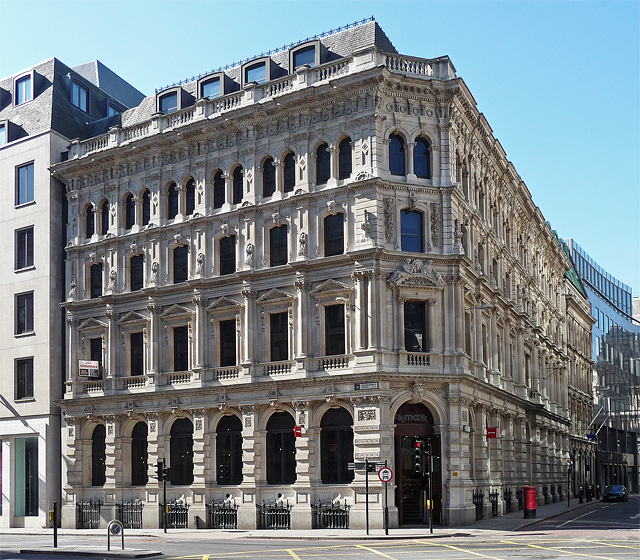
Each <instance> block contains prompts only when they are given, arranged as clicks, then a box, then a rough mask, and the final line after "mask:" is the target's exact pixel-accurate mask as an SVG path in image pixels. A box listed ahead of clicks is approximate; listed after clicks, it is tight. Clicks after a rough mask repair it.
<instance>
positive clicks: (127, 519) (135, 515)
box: [116, 500, 144, 529]
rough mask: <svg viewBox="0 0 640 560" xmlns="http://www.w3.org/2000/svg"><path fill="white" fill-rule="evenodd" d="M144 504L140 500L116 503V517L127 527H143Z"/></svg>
mask: <svg viewBox="0 0 640 560" xmlns="http://www.w3.org/2000/svg"><path fill="white" fill-rule="evenodd" d="M143 507H144V504H143V503H142V502H141V501H140V500H129V501H127V502H125V501H124V500H123V501H122V502H120V503H119V504H116V519H117V520H118V521H120V522H121V523H122V525H123V526H124V528H125V529H142V508H143Z"/></svg>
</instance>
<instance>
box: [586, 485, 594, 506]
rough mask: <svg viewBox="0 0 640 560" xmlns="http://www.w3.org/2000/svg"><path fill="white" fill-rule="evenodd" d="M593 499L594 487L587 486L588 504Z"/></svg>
mask: <svg viewBox="0 0 640 560" xmlns="http://www.w3.org/2000/svg"><path fill="white" fill-rule="evenodd" d="M592 497H593V487H592V486H591V484H587V502H590V501H591V498H592Z"/></svg>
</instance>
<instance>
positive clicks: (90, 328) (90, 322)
mask: <svg viewBox="0 0 640 560" xmlns="http://www.w3.org/2000/svg"><path fill="white" fill-rule="evenodd" d="M78 330H79V331H80V332H83V333H91V332H94V333H95V332H102V331H105V330H107V324H106V323H103V322H102V321H98V320H97V319H93V318H92V319H87V320H86V321H83V322H82V323H80V325H79V326H78Z"/></svg>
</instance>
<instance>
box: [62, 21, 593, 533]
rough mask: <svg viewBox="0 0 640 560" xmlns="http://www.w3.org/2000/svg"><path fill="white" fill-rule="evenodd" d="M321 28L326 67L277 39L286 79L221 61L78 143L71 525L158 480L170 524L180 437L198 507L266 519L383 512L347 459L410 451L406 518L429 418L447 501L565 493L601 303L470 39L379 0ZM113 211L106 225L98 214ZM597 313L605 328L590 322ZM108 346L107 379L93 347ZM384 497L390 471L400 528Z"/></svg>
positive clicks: (405, 471)
mask: <svg viewBox="0 0 640 560" xmlns="http://www.w3.org/2000/svg"><path fill="white" fill-rule="evenodd" d="M310 46H313V47H314V48H315V49H318V50H317V51H315V52H316V53H317V54H316V56H317V58H316V59H315V60H316V62H315V63H314V64H313V65H306V66H300V67H298V68H296V69H294V70H293V69H291V68H290V64H292V63H291V61H293V60H295V52H291V53H289V52H286V51H285V52H284V53H277V54H276V55H274V56H273V57H272V60H273V61H274V62H273V64H274V65H275V66H272V67H271V79H270V80H267V81H265V83H263V84H256V83H249V84H247V85H244V87H243V88H242V89H239V86H238V88H236V89H235V90H233V87H232V86H231V87H229V88H228V89H230V90H232V91H231V92H230V93H228V92H226V90H225V92H224V95H222V96H221V97H219V98H215V99H208V98H205V97H203V96H202V95H201V91H200V90H199V89H198V84H199V83H201V82H202V81H203V80H206V78H203V79H201V80H200V81H199V82H197V83H189V84H184V85H182V86H180V87H179V88H177V90H178V91H177V98H178V99H180V104H179V106H178V109H177V110H175V111H173V110H171V112H169V111H166V113H162V112H161V111H158V108H160V107H162V103H163V101H162V98H163V96H166V95H171V94H173V92H174V91H175V89H176V88H174V90H167V91H163V92H159V93H158V94H157V96H156V97H152V98H148V99H146V100H145V101H144V102H143V103H142V104H141V105H140V107H138V108H136V109H133V110H132V111H128V112H126V113H125V114H124V115H123V119H122V126H121V127H114V128H111V129H110V130H109V131H108V133H106V134H104V135H102V136H98V137H95V138H92V139H90V140H88V141H84V142H76V143H74V144H73V145H72V146H71V151H70V159H69V161H68V162H65V163H62V164H59V165H57V166H55V168H54V171H53V174H54V176H55V177H56V178H58V179H59V180H60V181H62V182H63V183H64V184H65V185H66V188H67V198H68V201H69V227H68V237H67V239H68V243H67V247H66V252H67V262H66V266H67V270H66V271H67V279H68V286H67V293H68V298H67V302H66V303H65V304H64V307H65V309H66V314H67V328H68V352H67V356H68V357H69V361H68V363H67V378H66V392H65V395H64V400H63V401H61V403H60V405H61V408H62V409H63V414H64V418H65V426H64V427H63V428H62V434H63V457H64V461H63V465H64V466H65V469H64V474H63V523H64V526H68V527H72V526H75V523H76V518H75V508H76V506H77V504H78V503H80V502H81V501H86V500H89V499H99V500H101V501H102V502H103V506H102V512H103V513H102V515H103V517H104V518H105V519H106V518H110V517H111V516H112V512H113V509H114V508H115V507H116V504H117V503H119V502H121V501H123V500H125V501H126V500H133V499H137V500H140V501H141V502H142V503H143V504H145V507H144V510H143V511H144V525H145V526H147V527H154V526H155V527H157V526H158V523H159V515H158V512H159V507H158V506H159V504H160V503H161V502H162V484H161V483H159V482H158V480H157V479H156V478H155V474H156V473H155V465H156V462H157V461H158V460H159V459H165V460H166V461H167V463H169V466H170V467H171V469H172V470H173V469H176V470H175V471H174V472H172V473H171V477H173V480H174V481H175V482H178V484H171V485H169V487H168V490H167V491H168V499H169V500H183V501H185V502H186V503H188V504H189V506H190V508H189V523H190V526H192V525H193V524H194V523H195V520H196V518H200V519H203V520H204V519H206V505H207V504H208V503H210V502H212V501H216V502H219V501H223V500H228V501H229V500H231V501H235V503H236V504H237V505H238V526H239V527H241V528H252V527H255V526H256V523H258V519H259V518H258V517H257V516H256V506H257V505H260V504H262V503H263V501H267V502H273V501H278V500H280V501H283V500H284V501H285V502H286V501H288V503H289V504H290V505H292V507H293V509H292V511H293V513H294V515H292V516H291V519H292V526H293V527H294V528H309V527H312V525H313V521H312V520H313V514H312V512H313V506H314V505H317V504H318V503H319V502H322V501H326V500H334V501H335V500H342V501H344V500H346V502H347V504H348V505H350V506H351V509H350V526H351V527H352V528H363V527H364V523H365V473H364V472H363V471H360V470H356V471H355V473H354V474H353V475H350V474H348V472H347V471H346V463H347V462H348V461H356V462H358V461H364V460H365V459H366V460H371V461H376V462H380V461H385V460H386V461H387V462H388V464H389V465H390V466H392V468H393V470H394V473H395V475H394V480H393V481H392V485H391V487H392V489H393V490H395V492H394V491H392V492H390V496H391V500H390V504H389V505H390V519H391V525H392V526H397V525H399V524H408V523H414V522H424V521H425V516H424V509H423V507H424V502H423V500H424V498H425V495H424V493H423V488H424V487H425V486H424V483H425V480H424V479H420V478H419V477H418V476H416V475H415V474H413V446H414V443H415V441H416V440H417V439H424V440H425V441H428V442H429V443H430V444H431V447H432V449H433V454H434V455H435V456H437V457H438V459H437V460H435V461H434V469H435V472H434V476H433V496H434V514H435V521H436V522H437V523H443V524H448V525H455V524H465V523H469V522H471V521H473V520H475V508H474V506H473V504H472V492H473V491H474V490H476V489H481V490H483V492H484V493H485V500H486V504H487V507H488V505H489V504H488V500H487V499H486V498H487V492H488V491H489V490H499V491H500V499H501V502H500V507H501V508H504V507H505V502H504V493H503V491H504V490H505V489H506V488H511V489H512V490H513V493H512V498H511V500H512V502H513V504H516V505H517V501H516V487H518V486H522V485H524V484H535V485H537V486H538V489H539V499H540V500H544V495H545V494H546V495H547V496H548V498H547V499H553V500H555V499H559V498H560V497H561V496H562V494H564V492H565V490H564V488H565V487H566V476H565V477H564V478H563V476H564V475H565V474H566V473H565V469H566V461H567V458H568V457H569V449H570V441H571V437H572V429H574V427H575V428H577V426H574V425H573V424H572V421H571V418H570V407H571V406H573V405H572V403H573V402H574V400H572V399H574V397H571V398H570V395H571V394H572V393H570V389H569V378H570V377H571V379H572V380H574V382H575V383H576V384H577V386H578V387H579V389H580V390H582V389H584V383H585V378H583V376H585V375H587V372H585V371H583V369H582V368H580V369H577V370H576V369H575V368H573V366H572V365H571V363H572V362H571V360H572V353H571V352H572V351H571V349H570V348H568V338H567V326H568V324H569V322H568V320H567V317H568V316H569V314H572V315H573V316H576V317H577V319H576V320H577V321H580V322H584V321H587V322H588V319H585V317H588V309H589V308H588V304H587V302H586V300H584V299H580V297H577V296H575V294H574V295H572V296H571V306H569V304H568V303H567V302H568V299H567V297H566V296H567V293H568V290H569V288H568V286H567V280H566V278H565V272H566V271H567V270H568V269H570V267H571V262H570V260H569V259H568V258H567V256H566V255H565V254H564V251H563V249H562V247H561V245H560V244H559V243H558V240H557V238H556V237H555V236H554V234H553V233H552V232H551V230H550V228H549V226H548V225H547V224H546V223H545V221H544V218H543V216H542V214H541V212H540V210H539V209H538V208H537V207H536V206H535V205H534V204H533V202H532V199H531V196H530V194H529V192H528V190H527V188H526V186H525V184H524V182H523V181H522V179H521V178H520V177H519V175H518V174H517V172H516V171H515V169H514V168H513V166H512V164H511V163H510V162H509V161H508V160H507V159H506V157H505V153H504V151H503V150H502V147H501V146H500V144H499V143H498V141H497V140H496V139H495V138H494V137H493V136H492V134H491V129H490V127H489V125H488V123H487V122H486V120H485V119H484V117H483V116H482V115H481V114H479V113H478V112H477V109H476V107H475V103H474V101H473V98H472V97H471V94H470V93H469V91H468V90H467V88H466V86H465V84H464V82H463V81H462V80H461V79H460V78H458V77H457V76H456V74H455V69H454V68H453V65H452V64H451V62H450V61H449V59H448V58H446V57H443V58H438V59H431V60H430V59H419V58H414V57H409V56H403V55H399V54H397V53H395V52H393V47H392V46H391V44H390V42H389V41H388V39H386V37H384V34H383V33H382V31H381V30H380V28H379V27H378V26H377V24H376V23H375V22H368V23H364V24H362V25H360V26H357V27H355V28H352V29H348V30H345V31H341V32H339V33H337V34H334V35H330V36H328V37H324V38H321V39H320V40H318V41H315V42H312V44H311V45H301V46H298V47H295V48H294V49H292V50H293V51H296V50H299V48H301V47H310ZM245 66H246V65H245ZM275 67H277V68H279V69H280V77H277V78H275V79H274V78H273V76H274V75H275V74H277V72H276V70H274V68H275ZM239 72H240V71H239V70H238V69H237V68H236V69H231V70H230V71H228V72H227V75H226V78H228V79H229V80H230V81H231V82H233V80H234V79H236V80H238V75H239ZM227 85H228V84H227ZM156 98H157V99H156ZM150 107H153V108H154V109H153V110H149V109H148V108H150ZM145 108H146V109H145ZM290 153H292V154H293V164H292V163H291V157H289V156H288V154H290ZM292 165H293V167H292ZM269 166H272V167H269ZM272 168H273V169H274V170H275V173H273V172H272ZM291 181H293V182H291ZM105 202H107V203H108V204H107V205H105ZM87 209H89V211H87ZM102 212H108V216H107V217H105V221H104V222H103V218H102V214H101V213H102ZM92 219H93V220H95V223H96V224H104V229H101V228H100V227H95V228H93V229H94V230H95V233H93V234H92V235H87V230H86V228H87V221H88V220H92ZM282 228H284V229H282ZM225 240H226V241H225ZM283 254H284V261H282V255H283ZM132 259H137V260H132ZM282 262H283V264H279V263H282ZM230 263H231V264H230ZM274 263H275V264H274ZM140 266H142V268H141V269H140V268H139V267H140ZM229 267H231V270H229ZM92 274H93V275H94V276H93V281H92ZM132 288H133V289H132ZM91 296H93V297H91ZM571 324H573V323H571ZM134 335H135V336H134ZM572 336H574V337H579V338H580V340H576V341H575V343H576V344H578V345H580V347H581V348H582V346H583V345H586V347H588V346H589V344H590V342H589V340H590V339H589V336H590V335H589V331H588V329H587V330H580V331H575V330H574V331H573V335H572ZM94 340H98V342H92V341H94ZM572 340H573V339H572ZM92 348H93V349H94V352H95V351H96V348H97V351H98V353H99V355H95V354H94V356H93V358H94V359H95V358H98V359H97V360H96V361H99V362H100V363H101V377H100V378H95V379H89V378H85V377H81V376H79V373H80V372H79V368H78V363H79V360H86V359H89V358H90V357H91V353H92ZM585 359H586V360H587V362H588V357H587V358H585ZM132 373H135V375H132ZM581 402H582V401H581ZM581 406H583V405H581ZM584 406H585V407H586V404H584ZM581 410H582V409H581ZM584 414H587V413H586V411H584ZM345 415H346V416H348V417H349V418H350V421H349V423H348V425H344V424H340V423H339V422H338V417H339V416H340V417H341V418H343V417H346V416H345ZM587 415H588V414H587ZM229 417H233V418H229ZM225 419H228V420H225ZM235 419H237V420H235ZM185 420H188V422H185ZM223 421H224V422H230V423H237V425H238V426H240V428H238V430H239V432H238V436H239V437H240V439H238V440H234V441H236V443H235V444H230V445H231V447H230V448H229V449H232V451H231V452H230V453H233V452H234V451H233V449H235V448H234V447H233V445H236V446H238V445H239V446H241V448H238V449H236V451H238V452H239V453H240V454H241V461H242V467H241V476H240V478H237V477H236V478H234V477H233V476H232V477H231V478H230V479H228V478H225V476H227V475H221V474H220V473H221V470H224V469H226V468H227V467H228V468H229V469H231V470H233V469H234V468H236V467H234V466H233V461H231V459H228V457H230V456H231V455H228V457H227V455H225V454H223V453H222V452H221V450H222V449H223V447H224V446H226V445H227V444H226V443H225V441H230V440H227V439H224V438H225V437H226V436H225V434H226V432H224V433H223V431H222V430H221V428H219V426H221V425H222V422H223ZM336 422H338V423H337V424H336ZM139 423H143V424H144V426H146V434H147V435H146V436H145V437H146V439H143V440H140V441H142V442H143V443H142V445H143V448H144V449H146V454H145V455H144V460H143V459H140V458H139V457H138V458H135V457H132V449H134V447H135V446H134V445H133V444H132V441H133V439H135V438H134V437H133V436H132V432H133V430H134V428H135V427H136V426H137V425H138V424H139ZM294 425H295V426H297V427H299V428H300V430H299V436H298V437H295V439H293V430H294V428H293V426H294ZM97 426H104V428H100V429H99V431H100V433H104V434H106V435H105V436H101V435H99V436H97V437H96V436H95V435H94V434H95V433H96V429H97V428H96V427H97ZM178 426H180V428H179V429H178ZM184 426H187V432H188V433H187V434H186V435H184V434H183V432H182V431H181V430H182V429H183V428H182V427H184ZM189 426H190V427H189ZM282 426H285V427H284V428H283V427H282ZM487 428H496V429H497V431H496V436H497V437H496V438H495V439H494V438H490V439H488V438H487V437H486V436H487ZM102 437H104V441H103V439H102ZM230 437H231V436H230ZM231 439H233V438H231ZM179 441H180V442H182V443H179ZM184 442H186V444H184ZM237 442H240V443H237ZM183 444H184V445H186V447H179V446H180V445H183ZM287 446H289V447H287ZM136 449H138V448H137V447H136ZM184 449H187V451H186V452H184V453H182V451H180V450H183V451H184ZM226 449H227V447H224V450H226ZM283 449H284V450H285V451H286V450H287V449H289V451H288V452H287V453H289V455H286V453H285V451H283ZM92 453H94V454H99V455H100V459H99V460H96V459H95V457H93V458H92ZM180 453H182V455H180ZM225 453H226V451H225ZM291 457H295V459H294V460H293V473H292V472H290V470H288V469H289V467H290V466H291V465H290V463H289V461H291V460H292V459H291ZM332 461H334V462H333V463H332ZM172 463H173V464H172ZM141 464H143V465H144V466H146V468H147V471H148V473H147V474H148V477H143V478H144V479H145V480H143V481H142V482H141V483H139V484H135V485H134V484H133V483H132V476H133V474H132V473H134V471H135V470H136V469H138V470H139V468H140V465H141ZM92 472H97V473H98V474H97V475H95V476H96V477H97V478H95V479H93V478H92V476H94V475H93V474H92ZM136 476H137V475H136ZM352 476H353V480H351V477H352ZM231 479H233V483H225V481H227V480H231ZM96 480H97V482H98V484H97V485H96V484H95V482H96ZM145 481H146V482H145ZM543 489H544V493H543ZM382 495H383V485H382V483H380V482H379V481H378V480H377V477H375V476H373V477H371V478H370V480H369V504H370V508H371V511H370V520H371V524H372V526H374V527H380V526H381V525H382V519H383V510H382Z"/></svg>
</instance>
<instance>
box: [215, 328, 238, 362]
mask: <svg viewBox="0 0 640 560" xmlns="http://www.w3.org/2000/svg"><path fill="white" fill-rule="evenodd" d="M219 325H220V332H219V337H220V367H227V366H235V365H236V363H237V362H236V360H237V357H236V320H235V319H227V320H226V321H220V323H219Z"/></svg>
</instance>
